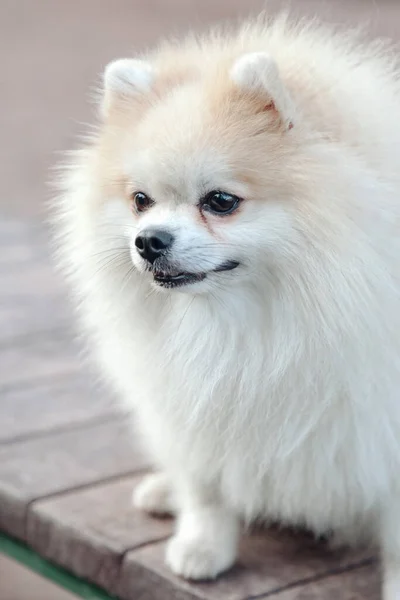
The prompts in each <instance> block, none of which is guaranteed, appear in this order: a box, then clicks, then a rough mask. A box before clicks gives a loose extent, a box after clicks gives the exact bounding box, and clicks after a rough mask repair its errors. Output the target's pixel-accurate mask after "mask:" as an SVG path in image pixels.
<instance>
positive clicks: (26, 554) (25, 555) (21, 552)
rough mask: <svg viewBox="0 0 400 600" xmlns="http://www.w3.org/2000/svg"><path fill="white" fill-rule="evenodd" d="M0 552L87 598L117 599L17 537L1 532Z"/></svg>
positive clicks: (89, 599) (98, 599) (87, 599)
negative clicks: (41, 554)
mask: <svg viewBox="0 0 400 600" xmlns="http://www.w3.org/2000/svg"><path fill="white" fill-rule="evenodd" d="M0 553H3V554H5V555H7V556H9V557H10V558H13V559H14V560H16V561H17V562H19V563H21V564H22V565H24V566H26V567H28V568H29V569H31V571H35V573H38V574H39V575H42V577H45V578H46V579H49V580H50V581H53V582H54V583H55V584H56V585H58V586H60V587H62V588H64V589H66V590H68V591H70V592H71V593H73V594H75V595H76V596H78V597H79V598H84V599H85V600H116V598H115V597H114V596H109V595H108V594H106V592H104V591H103V590H101V589H100V588H98V587H96V586H95V585H92V584H90V583H88V582H87V581H84V580H83V579H79V578H78V577H75V576H74V575H71V573H69V572H68V571H65V569H62V568H61V567H58V566H56V565H54V564H52V563H50V562H49V561H47V560H46V559H44V558H42V557H41V556H39V555H38V554H36V553H35V552H34V551H33V550H32V549H31V548H29V547H28V546H26V545H25V544H23V543H22V542H19V541H17V540H16V539H14V538H12V537H10V536H8V535H6V534H5V533H2V532H0Z"/></svg>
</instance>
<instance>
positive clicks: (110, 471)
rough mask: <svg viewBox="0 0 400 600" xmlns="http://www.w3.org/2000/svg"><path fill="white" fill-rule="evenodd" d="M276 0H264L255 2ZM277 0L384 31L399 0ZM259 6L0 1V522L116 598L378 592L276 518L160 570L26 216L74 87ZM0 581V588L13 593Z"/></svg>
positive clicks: (43, 195) (114, 430) (125, 446)
mask: <svg viewBox="0 0 400 600" xmlns="http://www.w3.org/2000/svg"><path fill="white" fill-rule="evenodd" d="M280 4H281V2H279V0H271V2H270V5H271V9H276V8H277V7H278V6H279V5H280ZM292 4H293V5H294V6H295V8H296V10H297V11H298V12H301V13H308V14H320V15H326V16H327V17H328V18H329V19H330V20H338V21H345V22H350V23H352V24H358V23H359V22H360V21H364V20H365V19H369V20H370V21H371V29H372V30H373V31H374V32H375V33H379V34H383V35H389V36H392V37H394V38H396V39H400V2H399V0H346V1H345V0H331V1H328V0H325V1H324V0H293V1H292ZM262 5H263V2H262V1H261V0H247V2H244V0H243V1H242V0H202V1H201V2H200V0H199V1H197V2H196V1H195V0H169V1H166V0H146V1H142V0H108V1H107V0H80V1H78V0H70V1H69V2H63V1H61V0H59V1H58V2H57V1H55V0H35V1H33V0H2V2H0V53H1V56H2V69H1V74H0V81H1V111H0V131H1V137H0V181H1V189H2V194H1V198H0V248H1V250H2V252H0V396H1V401H0V527H1V528H2V529H4V530H5V531H7V532H9V533H12V534H13V535H15V536H17V537H19V538H21V539H24V540H25V541H27V542H28V543H29V544H30V545H31V546H33V547H34V548H35V549H36V550H37V551H38V552H40V553H41V554H42V555H44V556H47V557H50V558H51V559H52V560H54V561H55V562H57V563H59V564H61V565H64V566H65V567H67V568H68V569H70V570H72V571H74V572H76V573H77V574H80V575H82V576H84V577H86V578H88V579H89V580H92V581H94V582H96V583H98V584H99V585H102V586H104V587H105V588H107V589H108V590H110V591H112V592H115V591H118V593H119V594H120V595H121V596H122V597H123V598H124V599H126V600H134V599H135V600H136V599H137V598H139V597H140V598H142V597H143V598H149V599H151V600H153V599H154V600H157V599H159V600H168V599H172V598H175V599H178V600H190V599H193V600H194V599H197V600H199V599H204V600H213V599H214V600H228V599H229V600H243V599H244V598H264V597H266V596H268V597H269V596H271V597H273V598H275V597H277V598H279V600H295V599H299V600H312V599H318V600H320V599H322V600H323V599H324V598H326V599H330V598H341V599H342V600H350V599H352V600H361V599H365V600H377V599H378V597H379V594H378V580H379V576H378V574H377V571H376V570H375V568H374V566H373V562H371V560H370V558H371V557H370V556H369V555H368V554H358V555H349V554H338V555H332V554H330V553H329V552H327V551H326V549H324V548H322V547H316V546H314V545H313V544H311V543H310V541H309V540H307V539H305V538H302V537H300V538H299V537H293V536H291V535H290V534H286V533H285V534H281V533H277V532H271V533H270V534H268V535H265V534H259V533H257V534H255V535H253V536H250V537H248V538H246V539H245V540H244V542H243V546H242V549H241V557H240V565H239V567H238V568H237V569H236V570H235V571H234V572H233V573H232V574H231V575H230V576H229V577H227V578H225V579H223V580H221V582H219V583H217V584H215V585H211V586H210V585H208V586H204V585H202V586H189V585H186V584H182V583H181V582H179V581H177V580H176V579H175V578H173V577H171V576H170V575H169V573H168V572H166V571H165V569H164V566H163V563H162V553H163V549H164V539H165V537H166V536H167V535H168V533H169V532H170V529H171V524H170V523H169V522H161V523H160V522H157V521H153V520H151V519H147V518H145V517H142V516H140V515H137V514H136V513H134V511H132V509H131V508H130V506H129V497H130V491H131V488H132V486H133V485H134V484H135V483H136V482H137V479H138V476H139V474H140V473H141V472H142V471H143V470H144V469H145V467H146V460H145V459H144V458H143V456H142V455H141V453H140V452H139V451H138V450H135V449H134V448H132V447H131V444H130V439H129V434H128V433H127V430H126V423H125V416H124V415H123V414H122V413H121V412H120V411H119V409H118V407H117V406H116V404H115V403H114V402H113V399H112V397H111V396H110V394H108V393H105V392H103V391H100V390H98V389H96V388H94V387H93V385H92V384H91V380H92V377H91V375H90V374H89V371H88V369H87V368H86V367H84V366H83V365H82V359H81V355H80V353H79V348H78V347H77V346H76V344H75V342H74V341H73V335H72V328H71V319H70V315H69V309H68V304H67V303H66V302H65V289H64V287H63V284H62V282H61V281H60V280H59V279H58V278H57V277H56V276H55V275H54V273H53V270H52V267H51V262H50V259H49V253H48V250H47V242H46V231H45V228H44V227H43V226H42V219H43V207H44V204H45V201H46V200H47V199H48V198H49V194H50V192H49V190H48V187H47V184H46V182H47V180H48V179H49V177H50V175H49V169H50V167H51V166H52V165H53V164H54V163H55V162H56V161H57V160H58V158H57V157H58V155H57V152H58V151H61V150H64V149H67V148H70V147H71V146H73V144H74V136H75V135H76V134H77V133H79V132H83V131H84V130H85V128H84V125H83V123H85V122H89V121H92V116H93V108H92V107H91V106H90V104H89V103H88V98H89V93H90V87H91V86H94V85H95V84H96V82H97V81H98V76H99V73H100V72H101V70H102V68H103V67H104V65H105V64H106V63H107V62H108V61H109V60H111V59H113V58H116V57H120V56H125V55H130V54H134V53H135V52H137V51H139V50H141V49H142V48H143V47H145V46H149V45H151V44H152V43H153V42H154V41H155V40H157V39H158V38H159V37H160V36H161V35H165V34H171V33H174V32H179V31H185V30H186V29H187V27H188V26H189V25H191V26H194V27H195V28H197V29H199V28H202V27H204V26H205V25H206V24H207V23H208V22H210V21H215V20H219V19H221V18H224V17H236V16H238V15H244V14H247V13H248V12H249V11H258V10H259V9H260V8H261V7H262ZM3 564H4V563H3ZM1 569H2V566H1V563H0V571H1ZM3 571H4V569H3ZM8 577H9V581H12V578H11V575H9V576H8ZM17 580H20V579H19V575H18V574H16V575H15V577H14V581H17ZM2 585H3V584H2V583H1V581H0V597H1V598H2V599H3V598H4V600H13V599H14V600H16V598H17V597H18V600H19V599H20V598H21V600H24V599H23V597H22V596H21V597H20V596H16V595H15V594H14V595H13V593H12V591H11V592H10V591H4V589H5V588H2ZM7 589H8V590H10V589H11V590H12V589H14V590H15V589H16V587H15V588H13V586H11V588H10V586H9V587H8V588H7ZM177 590H179V592H178V591H177ZM26 597H27V598H31V597H32V596H31V595H27V596H26ZM42 597H44V594H43V596H42ZM53 597H54V600H55V596H53Z"/></svg>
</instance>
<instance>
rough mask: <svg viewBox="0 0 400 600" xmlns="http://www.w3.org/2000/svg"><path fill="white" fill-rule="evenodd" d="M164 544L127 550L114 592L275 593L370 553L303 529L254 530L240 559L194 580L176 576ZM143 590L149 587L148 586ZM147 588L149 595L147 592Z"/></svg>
mask: <svg viewBox="0 0 400 600" xmlns="http://www.w3.org/2000/svg"><path fill="white" fill-rule="evenodd" d="M164 553H165V543H160V544H153V545H151V546H147V547H144V548H141V549H139V550H136V551H132V552H129V553H128V554H127V556H126V559H125V561H124V564H123V569H122V572H121V577H120V587H119V589H118V594H119V595H120V596H121V598H123V600H136V598H142V594H144V596H143V597H144V598H149V599H150V598H151V599H152V600H175V595H174V594H175V590H176V589H178V590H180V594H181V596H180V598H182V600H193V598H200V599H201V600H243V599H246V598H253V597H254V598H256V597H257V598H258V597H259V596H261V595H268V594H274V593H276V592H277V591H278V590H280V589H282V588H286V587H288V586H291V585H294V584H296V583H298V582H301V581H304V580H309V579H313V578H315V577H321V576H324V575H327V574H329V573H330V572H332V571H334V570H337V569H345V568H347V567H348V566H349V565H358V564H360V563H361V562H362V561H363V560H365V558H366V557H367V556H369V554H368V553H366V552H363V551H360V552H357V553H354V552H350V551H341V552H331V551H329V550H328V549H327V547H326V546H325V545H324V544H318V543H316V542H315V541H313V539H312V538H311V537H310V536H307V535H305V534H303V535H301V534H293V533H292V532H290V531H287V530H285V531H284V530H274V529H270V530H268V531H257V532H254V533H253V534H251V535H247V536H244V537H243V539H242V543H241V547H240V554H239V560H238V564H237V565H236V566H235V567H234V568H233V569H232V570H231V571H230V572H229V573H227V574H225V576H223V577H221V578H219V579H218V580H217V581H216V582H214V583H197V584H192V583H188V582H185V581H183V580H181V579H179V578H178V577H175V576H174V575H173V574H172V573H171V572H170V570H169V569H168V567H167V566H166V565H165V563H164ZM146 590H147V591H146ZM146 593H147V596H146Z"/></svg>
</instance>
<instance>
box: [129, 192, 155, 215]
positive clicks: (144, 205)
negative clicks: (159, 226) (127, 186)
mask: <svg viewBox="0 0 400 600" xmlns="http://www.w3.org/2000/svg"><path fill="white" fill-rule="evenodd" d="M132 202H133V206H134V208H135V210H136V211H137V212H144V211H145V210H147V209H148V208H150V206H152V205H153V204H154V200H152V199H151V198H150V197H149V196H147V195H146V194H144V193H143V192H135V193H134V194H133V195H132Z"/></svg>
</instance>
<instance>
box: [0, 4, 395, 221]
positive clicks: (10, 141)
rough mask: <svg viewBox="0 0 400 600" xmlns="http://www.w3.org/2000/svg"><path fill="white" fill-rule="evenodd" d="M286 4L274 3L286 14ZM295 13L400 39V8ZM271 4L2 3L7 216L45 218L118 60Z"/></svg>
mask: <svg viewBox="0 0 400 600" xmlns="http://www.w3.org/2000/svg"><path fill="white" fill-rule="evenodd" d="M284 4H285V2H281V1H280V0H271V1H270V2H267V5H268V6H270V10H271V11H274V10H277V9H278V8H279V7H280V6H282V5H284ZM291 4H292V6H293V8H294V10H295V12H297V13H299V14H310V15H318V16H322V17H326V18H327V19H329V20H331V21H340V22H349V23H352V24H359V23H361V22H363V21H366V20H368V21H370V23H371V31H372V32H374V33H377V34H380V35H385V36H389V37H393V38H396V39H399V38H400V1H399V0H292V3H291ZM264 5H265V2H264V1H263V0H69V1H67V0H1V1H0V29H1V35H0V52H1V54H0V55H1V57H2V60H1V62H2V67H1V75H0V78H1V79H0V81H1V99H0V103H1V111H0V131H1V137H0V153H1V154H0V180H1V183H2V190H3V194H2V198H1V199H0V207H1V209H0V210H1V216H7V217H19V216H23V217H28V216H31V215H32V216H33V217H37V216H38V215H39V213H40V210H41V206H42V203H43V199H44V198H45V197H47V196H48V191H47V189H46V182H47V180H48V178H49V172H48V169H49V167H50V166H51V165H53V164H54V163H55V162H56V161H57V155H56V154H55V153H56V152H58V151H61V150H64V149H66V148H70V147H71V146H73V145H74V136H75V134H76V133H79V132H82V131H84V127H82V123H84V122H87V121H91V120H92V110H93V109H92V107H91V106H90V103H89V97H90V89H91V88H92V87H93V86H94V85H96V84H97V83H98V82H99V75H100V74H101V72H102V69H103V67H104V66H105V65H106V63H107V62H108V61H110V60H111V59H114V58H117V57H122V56H131V55H134V54H135V52H137V51H141V50H143V49H144V48H146V47H148V46H151V45H152V44H153V43H154V42H156V41H157V40H158V39H159V38H160V37H161V36H164V35H171V34H174V33H182V32H185V31H187V29H188V28H189V27H191V28H195V29H198V30H200V29H202V28H204V27H205V26H206V25H207V24H208V23H211V22H214V21H219V20H221V19H226V18H228V19H235V18H237V17H240V16H244V15H248V14H249V13H257V12H258V11H259V10H260V9H262V8H263V7H264Z"/></svg>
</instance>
